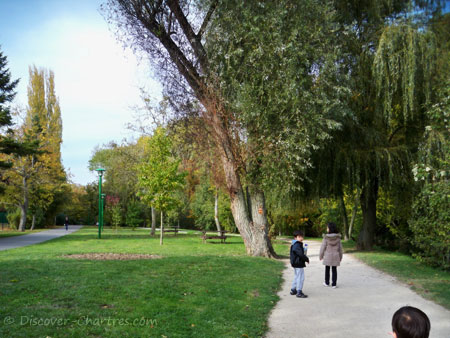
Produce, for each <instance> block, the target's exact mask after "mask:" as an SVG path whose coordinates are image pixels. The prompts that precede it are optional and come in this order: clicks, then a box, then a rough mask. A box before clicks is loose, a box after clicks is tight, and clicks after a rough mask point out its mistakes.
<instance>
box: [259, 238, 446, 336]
mask: <svg viewBox="0 0 450 338" xmlns="http://www.w3.org/2000/svg"><path fill="white" fill-rule="evenodd" d="M305 243H308V245H309V252H308V256H309V258H310V261H311V263H310V264H309V265H308V266H307V267H306V268H305V284H304V287H303V292H304V293H305V294H307V295H308V298H306V299H302V298H296V297H295V296H291V295H290V294H289V291H290V288H291V283H292V277H293V269H292V268H291V266H290V263H289V261H288V260H285V265H286V268H285V269H284V272H283V279H284V281H283V285H282V288H281V290H280V291H279V292H278V295H279V297H280V300H279V301H278V303H277V304H276V306H275V308H274V309H273V310H272V312H271V314H270V316H269V320H268V326H269V331H268V333H267V334H266V338H281V337H283V338H289V337H300V336H302V337H314V338H337V337H354V338H359V337H361V338H363V337H364V338H372V337H373V338H379V337H391V336H390V335H389V334H388V333H389V332H390V331H391V319H392V315H393V314H394V312H395V311H396V310H397V309H399V308H400V307H402V306H405V305H410V306H415V307H418V308H420V309H421V310H422V311H424V312H425V313H426V314H427V315H428V317H429V318H430V321H431V332H430V338H448V337H450V311H449V310H447V309H445V308H444V307H442V306H440V305H437V304H435V303H433V302H432V301H429V300H426V299H424V298H423V297H421V296H419V295H418V294H416V293H415V292H413V291H412V290H411V289H410V288H409V287H408V286H407V285H405V284H403V283H401V282H399V281H398V280H397V279H396V278H395V277H392V276H390V275H388V274H386V273H383V272H381V271H379V270H376V269H374V268H371V267H369V266H368V265H366V264H364V263H362V262H361V261H360V260H358V259H356V258H355V257H354V256H352V255H351V254H344V258H343V260H342V262H341V266H340V267H339V268H338V282H337V284H338V288H337V289H332V288H330V287H324V286H323V285H322V283H323V280H324V267H323V265H322V262H320V261H319V248H320V242H318V241H308V240H306V241H305Z"/></svg>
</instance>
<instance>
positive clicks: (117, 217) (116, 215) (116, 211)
mask: <svg viewBox="0 0 450 338" xmlns="http://www.w3.org/2000/svg"><path fill="white" fill-rule="evenodd" d="M121 223H122V210H121V208H120V205H119V204H116V205H114V206H112V207H111V225H112V226H113V227H114V229H115V230H116V231H117V229H118V228H119V226H120V224H121Z"/></svg>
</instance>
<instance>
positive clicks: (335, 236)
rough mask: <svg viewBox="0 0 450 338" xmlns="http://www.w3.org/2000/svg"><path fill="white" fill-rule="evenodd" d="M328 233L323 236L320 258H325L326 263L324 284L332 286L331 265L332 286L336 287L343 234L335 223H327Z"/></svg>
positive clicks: (324, 262) (324, 263)
mask: <svg viewBox="0 0 450 338" xmlns="http://www.w3.org/2000/svg"><path fill="white" fill-rule="evenodd" d="M327 231H328V233H327V234H326V235H325V236H324V237H323V241H322V246H321V247H320V253H319V259H320V260H322V259H323V265H325V282H324V283H323V285H324V286H330V267H331V273H332V277H331V283H332V284H331V286H332V287H333V289H336V283H337V267H338V266H339V265H340V263H341V260H342V254H343V251H342V243H341V235H340V234H339V233H338V231H337V226H336V224H334V223H331V222H330V223H328V224H327Z"/></svg>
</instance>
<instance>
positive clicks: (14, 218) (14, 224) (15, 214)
mask: <svg viewBox="0 0 450 338" xmlns="http://www.w3.org/2000/svg"><path fill="white" fill-rule="evenodd" d="M6 218H7V219H8V223H9V227H10V228H11V229H14V230H17V228H18V227H19V223H20V209H19V208H16V209H12V210H9V211H8V214H7V216H6Z"/></svg>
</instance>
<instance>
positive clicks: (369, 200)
mask: <svg viewBox="0 0 450 338" xmlns="http://www.w3.org/2000/svg"><path fill="white" fill-rule="evenodd" d="M377 199H378V180H377V179H376V178H375V179H371V180H370V181H369V184H368V185H367V186H365V187H364V189H363V190H362V192H361V197H360V203H361V210H362V214H363V224H362V229H361V232H360V233H359V237H358V243H357V247H358V249H359V250H371V249H372V247H373V242H374V237H375V228H376V224H377Z"/></svg>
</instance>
